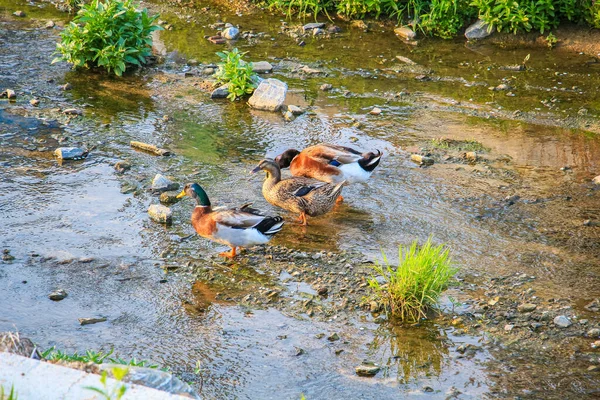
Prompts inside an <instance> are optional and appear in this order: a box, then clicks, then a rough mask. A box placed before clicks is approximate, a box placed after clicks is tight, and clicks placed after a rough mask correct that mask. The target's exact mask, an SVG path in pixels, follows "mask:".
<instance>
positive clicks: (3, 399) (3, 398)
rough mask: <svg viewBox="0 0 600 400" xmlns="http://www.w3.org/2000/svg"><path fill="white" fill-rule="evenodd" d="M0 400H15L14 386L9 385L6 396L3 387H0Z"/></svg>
mask: <svg viewBox="0 0 600 400" xmlns="http://www.w3.org/2000/svg"><path fill="white" fill-rule="evenodd" d="M0 400H17V392H16V391H15V386H14V385H11V387H10V392H9V393H8V395H7V394H6V393H5V392H4V386H2V385H0Z"/></svg>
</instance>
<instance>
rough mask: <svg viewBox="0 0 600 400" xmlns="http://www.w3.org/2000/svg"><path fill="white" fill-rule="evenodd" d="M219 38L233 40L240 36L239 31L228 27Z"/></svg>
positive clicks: (233, 27)
mask: <svg viewBox="0 0 600 400" xmlns="http://www.w3.org/2000/svg"><path fill="white" fill-rule="evenodd" d="M221 36H223V37H224V38H225V39H229V40H235V39H237V38H238V37H239V36H240V30H239V29H238V28H236V27H235V26H230V27H229V28H226V29H224V30H223V31H222V32H221Z"/></svg>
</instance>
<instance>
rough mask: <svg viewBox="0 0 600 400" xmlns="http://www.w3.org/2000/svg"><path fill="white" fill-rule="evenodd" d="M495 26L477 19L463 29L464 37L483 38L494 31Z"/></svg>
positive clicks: (470, 38) (471, 38)
mask: <svg viewBox="0 0 600 400" xmlns="http://www.w3.org/2000/svg"><path fill="white" fill-rule="evenodd" d="M494 30H495V28H494V27H493V26H492V27H491V29H490V26H489V25H488V24H487V23H486V22H485V21H483V20H481V19H480V20H477V22H475V23H474V24H473V25H471V26H469V27H468V28H467V30H466V31H465V37H466V38H467V39H469V40H473V39H483V38H485V37H488V36H490V35H491V34H492V33H494Z"/></svg>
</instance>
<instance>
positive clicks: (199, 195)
mask: <svg viewBox="0 0 600 400" xmlns="http://www.w3.org/2000/svg"><path fill="white" fill-rule="evenodd" d="M184 196H189V197H191V198H192V199H194V200H196V204H198V205H199V206H202V207H210V200H209V199H208V195H207V194H206V192H205V191H204V189H202V186H200V185H198V184H197V183H188V184H187V185H185V186H184V187H183V190H182V191H181V193H179V194H178V195H177V198H178V199H181V198H182V197H184Z"/></svg>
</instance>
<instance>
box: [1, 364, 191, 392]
mask: <svg viewBox="0 0 600 400" xmlns="http://www.w3.org/2000/svg"><path fill="white" fill-rule="evenodd" d="M0 385H2V386H4V389H5V391H6V390H8V391H10V388H11V386H14V388H15V391H16V392H17V395H18V399H19V400H39V399H44V400H83V399H85V400H92V399H99V398H100V397H99V395H98V394H95V393H94V392H93V391H90V390H89V389H85V387H86V386H94V387H98V388H102V387H103V386H102V384H101V383H100V375H96V374H89V373H87V372H84V371H80V370H76V369H71V368H67V367H63V366H60V365H54V364H49V363H46V362H42V361H38V360H33V359H31V358H26V357H22V356H19V355H16V354H12V353H0ZM120 385H125V386H126V387H127V391H126V392H125V395H124V396H123V400H189V398H188V397H183V396H177V395H173V394H170V393H166V392H162V391H160V390H156V389H151V388H147V387H145V386H140V385H135V384H130V383H123V382H119V381H117V380H115V379H112V378H108V379H107V386H108V388H109V390H112V388H114V387H118V386H120Z"/></svg>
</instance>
